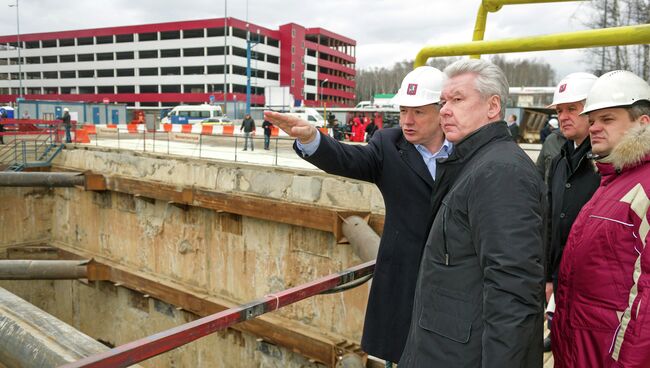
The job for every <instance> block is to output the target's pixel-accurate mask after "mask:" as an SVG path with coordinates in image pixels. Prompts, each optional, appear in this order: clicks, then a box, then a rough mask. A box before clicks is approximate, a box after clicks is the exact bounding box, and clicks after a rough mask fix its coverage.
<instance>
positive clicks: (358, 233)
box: [341, 216, 380, 262]
mask: <svg viewBox="0 0 650 368" xmlns="http://www.w3.org/2000/svg"><path fill="white" fill-rule="evenodd" d="M341 230H342V231H343V235H345V238H346V239H347V240H348V241H349V242H350V245H352V247H353V248H354V252H355V253H356V254H357V255H358V256H359V258H361V260H362V261H363V262H367V261H371V260H373V259H375V258H377V251H378V250H379V241H380V237H379V235H377V233H376V232H375V231H374V230H373V229H372V228H371V227H370V226H369V225H368V224H367V223H366V221H365V220H364V219H362V218H361V217H359V216H350V217H347V218H346V219H345V220H343V223H342V226H341Z"/></svg>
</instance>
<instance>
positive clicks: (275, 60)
mask: <svg viewBox="0 0 650 368" xmlns="http://www.w3.org/2000/svg"><path fill="white" fill-rule="evenodd" d="M266 62H267V63H271V64H278V63H280V58H279V57H277V56H275V55H266Z"/></svg>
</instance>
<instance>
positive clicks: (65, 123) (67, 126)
mask: <svg viewBox="0 0 650 368" xmlns="http://www.w3.org/2000/svg"><path fill="white" fill-rule="evenodd" d="M61 121H63V128H64V129H65V143H71V142H72V136H71V135H70V128H72V122H71V121H70V110H68V108H67V107H64V108H63V116H62V117H61Z"/></svg>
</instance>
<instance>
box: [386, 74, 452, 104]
mask: <svg viewBox="0 0 650 368" xmlns="http://www.w3.org/2000/svg"><path fill="white" fill-rule="evenodd" d="M444 81H445V75H444V74H443V73H442V72H441V71H440V70H438V69H436V68H434V67H432V66H421V67H418V68H415V69H414V70H413V71H411V72H410V73H408V74H407V75H406V77H404V80H403V81H402V86H401V87H400V88H399V91H398V92H397V94H396V95H395V97H393V101H392V103H393V104H395V105H399V106H407V107H418V106H424V105H430V104H434V103H438V102H440V92H441V91H442V83H443V82H444Z"/></svg>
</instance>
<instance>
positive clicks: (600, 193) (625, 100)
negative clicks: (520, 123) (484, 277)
mask: <svg viewBox="0 0 650 368" xmlns="http://www.w3.org/2000/svg"><path fill="white" fill-rule="evenodd" d="M582 113H583V114H587V115H588V116H589V123H590V124H591V126H590V128H589V134H590V137H591V150H592V153H593V154H594V155H595V156H596V165H597V166H598V171H599V172H600V174H601V176H602V179H601V182H600V186H599V187H598V189H597V190H596V193H594V195H593V197H592V198H591V200H589V202H587V204H585V205H584V206H583V207H582V210H581V211H580V214H579V215H578V217H577V218H576V220H575V222H574V223H573V227H572V228H571V232H570V233H569V238H568V240H567V243H566V246H565V247H564V253H563V255H562V261H561V263H560V269H559V273H558V286H557V290H556V291H555V302H556V308H555V317H554V319H553V328H552V329H551V334H552V340H553V358H554V361H555V367H560V368H561V367H627V368H641V367H650V247H649V244H648V243H649V241H650V225H649V223H650V213H649V212H648V209H649V207H650V200H648V198H649V197H650V86H648V83H647V82H646V81H645V80H643V79H642V78H639V77H638V76H636V75H635V74H633V73H631V72H628V71H624V70H617V71H613V72H609V73H606V74H604V75H602V76H601V77H600V78H598V80H597V81H596V82H595V83H594V85H593V87H592V89H591V91H590V92H589V95H588V96H587V102H586V104H585V107H584V110H583V112H582Z"/></svg>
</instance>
